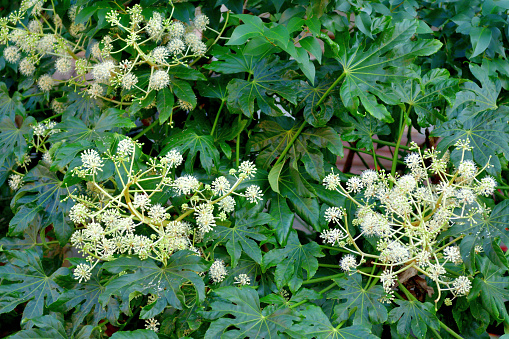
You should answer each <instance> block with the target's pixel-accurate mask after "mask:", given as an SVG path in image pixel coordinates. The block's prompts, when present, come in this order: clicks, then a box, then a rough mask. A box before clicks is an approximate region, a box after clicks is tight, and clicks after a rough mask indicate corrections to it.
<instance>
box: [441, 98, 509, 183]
mask: <svg viewBox="0 0 509 339" xmlns="http://www.w3.org/2000/svg"><path fill="white" fill-rule="evenodd" d="M471 107H472V106H469V107H467V108H465V109H464V110H463V111H462V112H461V113H460V115H459V116H458V117H457V118H455V119H451V120H449V121H447V122H446V123H444V124H442V125H441V126H440V127H438V128H436V129H435V130H433V133H432V134H433V135H434V136H440V137H443V139H442V140H441V141H440V143H439V144H438V150H439V151H442V152H443V151H445V150H446V149H448V148H449V147H451V146H452V145H454V144H455V143H456V142H457V141H458V140H466V139H467V138H468V140H469V141H470V145H471V146H472V147H473V149H472V154H473V157H474V161H475V162H476V163H477V164H479V165H480V167H484V166H485V165H486V164H487V163H488V161H489V163H490V164H491V165H493V167H488V168H487V169H486V170H487V171H488V173H490V174H494V175H498V174H499V173H500V170H501V167H500V160H499V159H498V154H503V155H504V157H505V158H506V159H507V160H509V125H508V124H507V120H508V119H509V107H506V106H502V107H500V108H499V109H497V110H496V111H492V112H484V113H479V114H473V115H472V114H471V111H470V109H469V108H471Z"/></svg>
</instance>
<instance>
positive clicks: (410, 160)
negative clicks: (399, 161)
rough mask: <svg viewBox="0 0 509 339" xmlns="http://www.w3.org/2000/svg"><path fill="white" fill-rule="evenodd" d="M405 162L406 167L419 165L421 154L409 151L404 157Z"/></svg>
mask: <svg viewBox="0 0 509 339" xmlns="http://www.w3.org/2000/svg"><path fill="white" fill-rule="evenodd" d="M405 163H406V165H407V167H408V168H416V167H420V166H421V155H420V154H419V153H417V152H414V153H410V154H409V155H407V156H406V158H405Z"/></svg>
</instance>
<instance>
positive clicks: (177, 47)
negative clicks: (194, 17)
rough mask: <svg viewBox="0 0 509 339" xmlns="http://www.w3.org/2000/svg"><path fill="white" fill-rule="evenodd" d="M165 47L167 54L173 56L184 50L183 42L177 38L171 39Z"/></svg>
mask: <svg viewBox="0 0 509 339" xmlns="http://www.w3.org/2000/svg"><path fill="white" fill-rule="evenodd" d="M166 47H167V48H168V52H170V54H173V55H178V54H182V53H184V51H185V49H186V45H185V44H184V42H183V41H182V40H180V39H178V38H175V39H171V40H170V41H169V42H168V45H166Z"/></svg>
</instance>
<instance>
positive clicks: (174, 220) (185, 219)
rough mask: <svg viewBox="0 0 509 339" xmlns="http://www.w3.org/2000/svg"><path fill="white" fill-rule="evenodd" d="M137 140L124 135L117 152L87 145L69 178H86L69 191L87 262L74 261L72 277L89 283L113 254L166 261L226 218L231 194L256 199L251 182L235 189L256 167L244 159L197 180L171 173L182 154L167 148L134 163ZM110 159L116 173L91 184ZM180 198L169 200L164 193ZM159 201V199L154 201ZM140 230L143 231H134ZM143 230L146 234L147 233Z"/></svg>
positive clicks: (76, 242) (75, 241) (77, 242)
mask: <svg viewBox="0 0 509 339" xmlns="http://www.w3.org/2000/svg"><path fill="white" fill-rule="evenodd" d="M141 156H142V155H141V148H140V144H138V143H136V142H135V141H133V140H132V139H130V138H125V139H123V140H122V141H120V142H119V143H118V146H117V147H116V152H115V154H112V153H111V152H107V153H104V154H103V155H102V156H101V155H100V154H99V153H98V152H97V151H95V150H93V149H90V150H86V151H84V152H83V153H82V154H81V160H82V165H81V166H78V167H75V168H74V169H73V170H72V172H73V174H74V175H77V176H80V177H82V178H85V180H86V182H87V190H86V192H85V193H82V192H81V193H78V192H72V193H71V194H70V195H69V197H70V198H71V199H73V200H74V201H75V205H74V206H73V207H72V208H71V211H70V214H69V217H70V219H71V220H72V221H73V222H74V223H75V225H76V226H78V228H79V229H78V230H77V231H75V232H74V234H73V235H72V237H71V243H72V245H73V246H74V247H76V248H77V249H78V250H79V251H80V252H81V253H82V254H83V255H84V256H85V257H86V258H87V260H88V261H89V263H86V264H80V265H79V266H78V267H77V268H76V269H75V271H74V274H75V277H76V278H77V279H79V280H80V281H82V280H88V279H89V278H90V275H91V271H92V269H93V267H94V266H95V265H96V263H98V262H99V261H108V260H112V259H113V258H114V257H115V255H119V254H125V255H136V256H138V257H139V258H141V259H147V258H152V259H154V260H157V261H159V262H162V263H163V264H166V263H167V260H168V259H169V258H170V256H171V255H172V253H174V252H176V251H179V250H190V251H194V252H196V253H197V255H200V251H199V250H198V248H197V247H195V245H196V243H199V242H201V241H202V240H203V236H204V235H205V234H206V233H208V232H211V231H212V230H213V229H214V227H215V226H216V220H226V219H227V218H228V215H229V214H231V213H232V212H234V211H235V206H236V204H237V202H236V200H235V198H234V197H235V196H237V197H243V198H245V199H246V200H248V201H249V202H250V203H257V202H259V201H260V200H262V198H263V195H262V191H261V190H260V188H259V187H258V186H256V185H250V186H248V187H247V188H246V189H245V190H244V191H243V192H237V189H238V187H239V185H240V184H241V183H242V182H244V181H245V180H248V179H250V178H252V177H254V175H255V174H256V167H255V166H254V164H253V163H252V162H250V161H244V162H242V163H241V164H240V166H239V168H238V169H231V170H230V171H229V175H228V177H227V176H219V177H217V178H216V179H215V180H213V181H212V182H211V184H203V183H201V182H200V181H199V180H198V179H197V178H196V177H195V176H193V175H190V174H186V175H182V176H180V177H176V174H175V169H176V168H177V167H178V166H179V165H181V163H182V162H183V157H182V155H181V154H180V153H179V152H178V151H176V150H171V151H170V152H168V153H167V154H165V155H164V156H160V157H157V158H149V159H148V161H146V162H145V163H144V164H140V163H139V161H138V159H140V157H141ZM108 161H111V162H112V163H113V165H114V167H115V171H116V174H115V175H113V176H112V177H110V178H108V179H105V180H102V181H97V180H96V178H97V176H98V174H100V173H101V172H102V171H103V169H104V166H105V163H106V162H108ZM161 195H163V196H168V197H170V201H171V200H172V198H171V196H175V197H178V199H176V200H175V201H182V196H185V197H184V198H186V199H185V201H186V202H185V203H180V206H174V205H171V204H167V201H168V198H164V199H162V200H160V199H161ZM158 199H159V200H158ZM140 229H143V232H142V233H143V234H140V232H138V231H137V230H140ZM147 233H149V234H147Z"/></svg>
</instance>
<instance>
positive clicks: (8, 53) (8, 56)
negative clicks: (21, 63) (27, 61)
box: [4, 46, 21, 64]
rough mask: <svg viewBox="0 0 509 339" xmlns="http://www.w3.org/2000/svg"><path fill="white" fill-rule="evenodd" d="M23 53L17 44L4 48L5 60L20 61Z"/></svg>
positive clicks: (12, 62)
mask: <svg viewBox="0 0 509 339" xmlns="http://www.w3.org/2000/svg"><path fill="white" fill-rule="evenodd" d="M20 57H21V54H20V53H19V48H18V47H16V46H9V47H7V48H5V49H4V58H5V61H7V62H9V63H11V64H14V63H16V62H18V60H19V58H20Z"/></svg>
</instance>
